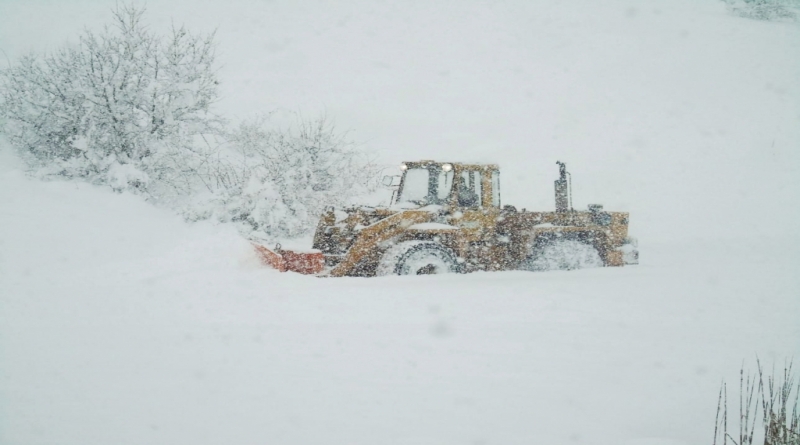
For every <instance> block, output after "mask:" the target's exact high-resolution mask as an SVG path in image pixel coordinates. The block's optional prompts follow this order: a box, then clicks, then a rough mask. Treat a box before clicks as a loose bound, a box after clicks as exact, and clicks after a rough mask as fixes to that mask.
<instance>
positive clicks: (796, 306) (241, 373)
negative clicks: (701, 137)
mask: <svg viewBox="0 0 800 445" xmlns="http://www.w3.org/2000/svg"><path fill="white" fill-rule="evenodd" d="M0 206H2V208H3V212H0V246H1V247H2V255H3V256H2V263H0V264H1V266H0V442H2V443H43V444H44V443H62V444H67V443H74V444H78V443H80V444H105V443H116V444H126V443H130V444H138V443H154V444H155V443H164V444H172V443H193V444H203V443H209V444H212V443H242V444H245V443H286V444H313V443H334V444H335V443H341V444H351V443H396V444H407V443H419V444H422V443H430V444H434V443H435V444H449V443H453V444H456V443H503V444H514V443H520V444H522V443H566V442H570V441H579V442H586V443H593V444H620V443H627V444H638V443H687V444H688V443H704V442H705V441H707V440H708V438H709V437H710V434H711V428H712V423H713V415H714V409H715V403H716V391H717V389H718V384H719V382H720V379H721V378H722V377H727V378H728V379H729V380H730V381H735V379H736V378H737V377H736V372H737V370H738V367H739V365H740V363H741V360H742V359H744V358H750V357H753V355H754V354H756V353H758V354H759V355H760V356H761V358H762V360H767V361H770V360H773V359H774V360H778V361H780V360H782V359H783V358H784V357H786V356H789V355H792V354H793V353H794V354H796V352H797V351H798V350H800V345H799V344H798V338H800V329H799V327H798V324H797V319H798V318H800V302H798V300H797V294H798V292H800V282H799V280H800V279H798V277H797V275H796V274H795V271H796V265H797V264H798V259H800V247H798V246H797V245H796V244H791V243H784V244H769V243H765V242H752V241H747V242H741V243H737V244H729V243H719V242H708V243H705V244H696V243H687V244H663V245H659V244H653V243H651V245H649V246H648V247H647V249H645V250H644V251H643V261H642V265H640V266H637V267H627V268H620V269H612V268H609V269H595V270H583V271H575V272H552V273H523V272H508V273H493V274H472V275H466V276H436V277H419V278H410V279H407V278H401V277H395V278H392V277H389V278H376V279H317V278H312V277H303V276H298V275H293V274H279V273H277V272H274V271H271V270H265V269H263V268H260V267H259V266H258V265H257V263H256V262H255V261H254V257H253V255H252V252H251V251H250V249H249V248H248V246H247V244H246V243H244V242H243V241H242V240H241V239H239V238H238V237H237V236H236V235H235V234H233V233H232V232H231V231H228V230H226V229H224V228H218V227H212V226H208V225H202V224H198V225H186V224H184V223H183V222H181V221H180V220H179V219H178V218H177V217H175V216H173V215H171V214H169V213H168V212H165V211H162V210H159V209H156V208H153V207H150V206H148V205H147V204H145V203H142V202H140V201H139V200H138V199H137V198H136V197H131V196H125V195H115V194H113V193H110V192H108V191H105V190H101V189H95V188H92V187H89V186H86V185H80V184H73V183H63V182H52V183H41V182H34V181H31V180H28V179H26V178H25V177H24V176H22V175H21V174H20V173H19V172H18V171H11V172H8V171H5V172H3V173H2V174H0ZM648 438H649V439H648ZM654 438H655V439H654ZM656 439H658V440H660V442H659V441H657V440H656Z"/></svg>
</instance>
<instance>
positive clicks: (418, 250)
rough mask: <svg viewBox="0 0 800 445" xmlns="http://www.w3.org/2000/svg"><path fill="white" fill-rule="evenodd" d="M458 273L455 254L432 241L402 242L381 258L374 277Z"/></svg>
mask: <svg viewBox="0 0 800 445" xmlns="http://www.w3.org/2000/svg"><path fill="white" fill-rule="evenodd" d="M458 271H459V266H458V261H457V260H456V256H455V254H454V253H453V252H452V251H451V250H450V249H448V248H447V247H444V246H442V245H441V244H439V243H436V242H433V241H404V242H402V243H398V244H396V245H395V246H393V247H391V248H389V250H387V251H386V253H384V254H383V257H381V261H380V263H379V264H378V268H377V270H376V275H431V274H442V273H455V272H458Z"/></svg>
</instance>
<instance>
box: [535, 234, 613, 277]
mask: <svg viewBox="0 0 800 445" xmlns="http://www.w3.org/2000/svg"><path fill="white" fill-rule="evenodd" d="M603 265H604V263H603V259H602V258H601V257H600V253H599V252H598V251H597V249H596V248H595V247H594V246H593V245H591V244H589V243H585V242H582V241H579V240H576V239H555V240H548V241H547V242H544V243H540V244H539V245H538V246H536V247H535V248H534V250H533V252H531V255H530V256H528V258H527V259H526V260H525V262H524V263H523V268H524V269H527V270H533V271H542V270H573V269H585V268H589V267H603Z"/></svg>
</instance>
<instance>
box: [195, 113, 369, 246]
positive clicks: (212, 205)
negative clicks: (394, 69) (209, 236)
mask: <svg viewBox="0 0 800 445" xmlns="http://www.w3.org/2000/svg"><path fill="white" fill-rule="evenodd" d="M380 171H381V167H380V166H378V165H377V164H375V163H374V162H372V160H371V159H370V157H369V156H368V155H367V153H365V152H364V151H363V150H361V149H359V148H358V147H356V146H355V144H354V143H353V142H351V141H350V140H349V139H348V138H347V135H346V134H345V133H339V132H337V131H336V128H335V126H334V125H333V124H331V123H330V122H329V121H328V120H327V119H325V118H324V117H322V118H318V119H315V120H303V119H298V120H297V123H296V124H295V125H293V126H290V127H288V128H286V127H278V126H274V125H273V124H271V122H270V120H269V119H267V118H265V117H259V118H255V119H251V120H247V121H244V122H242V123H241V124H240V125H239V126H238V128H236V129H235V130H234V131H232V132H231V133H230V134H229V135H228V144H227V146H226V148H225V150H224V152H223V153H221V154H220V155H218V156H217V157H216V158H215V160H214V173H213V177H214V184H213V187H212V188H214V190H215V191H214V193H213V194H212V195H211V197H210V198H209V199H206V200H205V201H203V202H202V203H200V204H196V205H195V206H193V207H192V208H191V209H188V211H187V214H188V215H189V217H190V218H192V219H196V218H206V217H213V218H216V219H219V220H222V221H233V222H240V223H242V228H243V229H244V230H245V231H251V232H257V234H259V235H266V236H268V237H286V238H290V237H296V236H300V235H304V234H307V233H309V232H310V231H312V230H313V229H314V227H315V226H316V223H317V220H318V218H319V216H320V214H321V213H322V212H323V210H324V209H325V207H327V206H336V207H341V206H345V205H348V204H350V203H351V201H352V200H353V198H354V197H357V196H359V195H364V194H367V193H370V192H373V191H375V189H376V188H377V187H378V176H379V173H380Z"/></svg>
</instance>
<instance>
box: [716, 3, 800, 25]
mask: <svg viewBox="0 0 800 445" xmlns="http://www.w3.org/2000/svg"><path fill="white" fill-rule="evenodd" d="M725 2H726V3H727V4H728V8H729V9H730V11H731V12H732V13H734V14H736V15H738V16H740V17H746V18H750V19H756V20H790V21H792V20H796V19H797V14H798V12H800V0H725Z"/></svg>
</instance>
